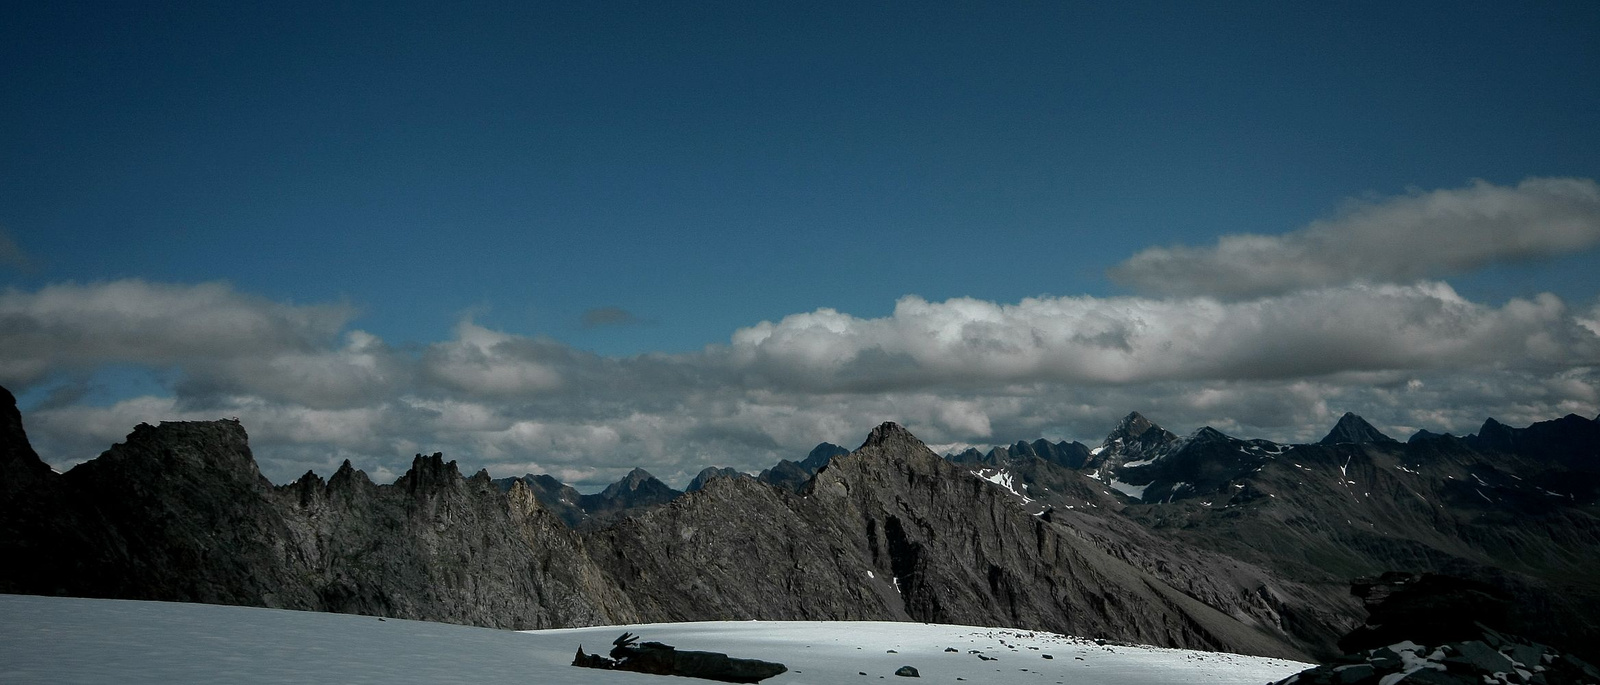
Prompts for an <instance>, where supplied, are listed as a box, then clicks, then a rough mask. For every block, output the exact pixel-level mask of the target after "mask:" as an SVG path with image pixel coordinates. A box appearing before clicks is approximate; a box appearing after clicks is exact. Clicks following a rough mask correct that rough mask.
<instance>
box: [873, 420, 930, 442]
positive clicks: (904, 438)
mask: <svg viewBox="0 0 1600 685" xmlns="http://www.w3.org/2000/svg"><path fill="white" fill-rule="evenodd" d="M904 444H912V445H916V446H918V447H923V448H924V449H926V446H925V445H923V444H922V441H921V440H918V439H917V436H915V435H912V434H911V431H908V430H906V429H905V427H903V426H901V425H900V424H898V423H895V422H893V421H884V422H883V423H881V424H878V427H877V428H874V429H872V432H871V433H869V434H868V435H867V441H866V442H863V443H861V447H860V448H858V449H866V448H868V447H879V448H888V447H893V446H896V445H904Z"/></svg>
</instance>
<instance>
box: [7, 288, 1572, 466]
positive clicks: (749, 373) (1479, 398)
mask: <svg viewBox="0 0 1600 685" xmlns="http://www.w3.org/2000/svg"><path fill="white" fill-rule="evenodd" d="M123 305H126V306H127V308H128V309H127V311H123V310H122V306H123ZM174 311H176V312H184V313H187V315H183V314H173V313H172V312H174ZM0 312H4V316H5V317H7V318H10V317H16V318H17V320H20V321H22V322H23V323H24V324H25V325H24V326H21V327H20V328H12V327H3V329H0V369H13V368H17V367H20V366H23V365H24V363H26V364H31V365H32V366H33V367H34V368H35V369H36V370H35V371H33V372H31V373H32V374H33V376H28V377H44V376H50V375H51V374H56V375H57V376H59V375H60V374H61V373H66V374H68V375H71V374H73V373H77V370H78V369H81V368H84V367H86V366H90V365H93V364H96V363H117V364H124V365H127V364H132V365H143V366H148V367H151V368H155V369H160V370H162V372H163V373H170V374H172V375H173V376H175V377H176V378H177V381H176V383H174V384H173V386H172V390H173V393H174V394H173V396H172V397H135V398H129V399H125V400H123V401H120V402H117V403H115V404H112V405H110V406H89V405H85V404H81V403H75V402H71V401H50V400H49V398H48V397H47V398H46V401H37V402H35V403H34V404H32V405H31V406H25V407H24V409H25V411H26V412H27V414H26V415H25V417H24V418H25V421H26V422H27V427H28V432H29V435H30V437H32V438H33V439H34V441H35V445H36V447H37V449H38V450H39V451H40V453H41V454H42V455H44V456H45V457H46V458H47V459H49V460H51V461H52V462H53V463H56V464H57V465H69V464H71V463H75V462H77V461H82V460H84V459H87V458H89V457H92V456H94V455H95V454H98V453H99V452H100V451H102V450H104V449H105V448H106V447H107V446H109V445H110V444H111V443H112V442H114V441H116V440H119V439H121V438H122V436H124V435H126V433H127V432H128V431H129V430H131V429H132V427H133V426H134V425H136V424H138V423H140V422H155V421H160V420H173V419H212V418H218V417H231V416H237V417H239V418H240V419H241V420H242V421H243V422H244V425H245V426H246V428H247V430H248V431H249V432H250V435H251V438H252V446H253V449H254V451H255V454H256V456H257V459H258V461H260V463H261V465H262V469H263V472H264V473H265V474H266V475H267V476H268V477H269V478H270V479H272V480H274V481H276V482H285V481H287V480H289V479H292V478H294V477H296V476H298V475H299V474H301V473H303V472H305V471H306V470H308V469H311V470H316V471H318V472H320V473H323V474H324V475H327V474H328V473H330V472H331V471H332V470H333V469H334V468H336V467H337V465H338V464H339V462H340V461H341V460H343V459H350V460H351V461H352V462H354V463H355V464H356V465H357V466H358V467H360V468H363V469H365V470H367V471H368V473H370V474H372V475H373V477H374V478H376V479H379V480H387V479H391V478H393V477H394V476H395V475H398V474H399V473H403V472H404V470H405V469H406V468H407V467H408V466H409V464H410V460H411V456H412V455H413V454H416V453H431V452H436V451H438V452H444V453H445V454H446V455H448V456H449V457H450V458H453V459H458V460H460V461H461V462H462V464H463V468H465V469H466V470H469V471H472V470H476V469H478V468H485V467H486V468H488V469H489V470H490V472H491V473H493V474H494V475H497V476H510V475H520V474H522V473H528V472H532V473H551V474H555V475H557V476H558V477H560V478H562V479H564V480H568V481H569V482H574V483H575V484H577V485H579V486H580V487H583V488H587V489H597V488H598V487H600V486H601V485H603V484H604V483H606V482H608V481H611V480H614V479H616V478H618V477H620V476H622V475H623V474H624V473H626V472H627V471H628V470H629V469H631V468H632V467H634V466H643V467H644V468H646V469H649V470H650V471H651V472H652V473H655V474H656V475H657V476H659V477H662V478H663V479H665V480H667V481H668V482H669V483H674V484H677V485H679V486H681V485H683V484H685V483H686V482H687V481H688V480H689V478H690V477H692V476H693V475H694V474H695V473H696V472H698V471H699V470H700V469H701V468H703V467H705V466H710V465H716V466H732V467H735V468H739V469H742V470H748V471H758V470H760V469H761V468H764V467H767V466H770V465H771V464H773V463H774V462H776V461H777V460H778V459H782V458H788V459H797V458H800V457H803V456H804V455H805V453H806V452H807V451H808V450H809V449H810V448H811V447H812V446H813V445H815V444H816V443H817V442H820V441H829V442H835V443H838V444H843V445H847V446H854V445H856V444H859V442H860V441H861V440H862V439H863V438H864V437H865V435H866V434H867V432H868V431H870V430H871V428H872V427H873V426H874V425H876V424H877V423H879V422H882V421H890V420H892V421H898V422H901V423H902V424H904V425H906V426H908V427H909V428H910V429H911V430H912V431H913V432H915V433H916V434H917V435H918V436H919V437H921V438H923V439H924V440H926V441H928V442H930V443H933V444H939V445H950V446H957V445H965V444H979V445H987V444H991V443H1009V442H1012V441H1014V440H1018V439H1029V440H1031V439H1034V438H1037V437H1040V436H1044V437H1049V438H1052V439H1080V440H1085V441H1088V442H1098V440H1099V439H1100V438H1101V437H1103V436H1104V434H1105V433H1106V432H1107V431H1108V430H1110V428H1111V427H1112V426H1113V425H1114V424H1115V422H1116V420H1117V419H1118V418H1119V417H1120V416H1121V415H1122V414H1125V413H1126V412H1127V411H1130V410H1138V411H1141V412H1143V413H1145V414H1146V415H1148V416H1150V417H1151V418H1152V419H1154V420H1156V421H1157V422H1159V423H1162V424H1163V425H1165V426H1167V427H1168V428H1170V429H1172V430H1175V431H1179V432H1188V431H1192V430H1194V429H1196V428H1198V427H1200V426H1202V425H1212V426H1214V427H1216V428H1219V429H1222V430H1224V431H1228V432H1230V433H1234V434H1238V435H1243V436H1250V437H1265V438H1269V439H1276V440H1314V439H1316V438H1320V437H1321V435H1322V434H1323V433H1325V432H1326V431H1327V429H1328V428H1329V427H1330V426H1331V425H1332V423H1333V421H1335V420H1337V418H1338V416H1339V415H1340V414H1342V413H1343V412H1344V411H1356V412H1357V413H1360V414H1363V415H1364V416H1366V417H1367V418H1368V419H1369V420H1372V421H1373V422H1374V423H1375V424H1377V425H1378V426H1379V427H1380V428H1381V429H1384V430H1387V431H1390V432H1391V433H1392V434H1394V435H1395V436H1396V437H1404V436H1405V435H1408V434H1409V433H1410V432H1411V431H1413V430H1415V429H1417V428H1427V429H1429V430H1435V431H1452V432H1457V433H1463V432H1470V431H1472V430H1475V429H1476V427H1477V425H1478V424H1480V423H1481V422H1482V420H1483V419H1484V418H1485V417H1487V416H1494V417H1496V418H1498V419H1501V420H1503V421H1507V422H1508V423H1522V424H1526V423H1529V422H1532V421H1534V420H1542V419H1547V418H1552V417H1554V416H1558V415H1561V414H1564V413H1567V412H1577V413H1582V414H1585V415H1593V414H1594V413H1595V411H1597V407H1600V397H1597V392H1596V389H1597V388H1600V371H1597V369H1600V333H1597V331H1596V328H1597V325H1596V324H1594V321H1596V320H1600V307H1596V306H1593V305H1592V304H1591V305H1590V306H1587V307H1575V308H1574V307H1569V306H1568V305H1567V304H1566V303H1565V302H1563V301H1562V300H1560V299H1559V298H1556V297H1554V296H1548V295H1546V296H1540V297H1536V298H1532V299H1527V300H1512V301H1510V302H1507V303H1505V304H1503V305H1498V306H1490V305H1485V304H1481V303H1476V302H1472V301H1469V300H1467V299H1465V298H1463V297H1461V296H1460V295H1459V294H1458V293H1456V292H1455V291H1454V290H1453V289H1451V288H1450V287H1449V286H1448V285H1446V284H1443V283H1427V282H1424V283H1414V284H1409V285H1344V286H1337V287H1324V288H1315V289H1308V290H1299V291H1296V292H1293V293H1288V294H1283V295H1278V296H1273V297H1263V298H1257V299H1254V300H1249V301H1225V300H1219V299H1215V298H1206V297H1193V298H1182V299H1179V298H1166V299H1153V298H1142V297H1117V298H1094V297H1060V298H1047V297H1041V298H1030V299H1027V300H1023V301H1021V302H1018V303H1015V304H1001V303H994V302H985V301H981V300H974V299H966V298H958V299H952V300H947V301H943V302H931V301H927V300H924V299H922V298H918V297H906V298H902V299H901V300H900V301H899V303H897V305H896V307H895V309H894V311H893V313H892V314H891V315H889V316H885V317H878V318H863V317H855V316H851V315H849V314H846V313H842V312H838V311H834V310H828V309H819V310H816V311H813V312H806V313H801V314H795V315H792V316H789V317H785V318H783V319H781V320H778V321H774V322H762V323H759V324H756V325H753V326H750V327H747V328H743V329H740V330H738V331H736V332H735V333H733V335H732V336H731V338H730V340H729V342H728V343H727V344H724V345H715V346H711V347H708V348H706V349H704V350H701V351H698V352H693V353H685V354H670V355H669V354H646V355H638V356H632V357H602V356H600V355H596V354H593V353H589V352H585V351H582V350H577V349H574V348H572V347H570V346H568V345H565V344H562V343H560V342H558V341H554V340H550V339H547V338H540V337H528V336H521V335H516V334H512V333H508V332H504V331H496V330H492V329H489V328H487V327H484V326H481V325H478V324H476V323H473V322H472V321H470V320H467V321H462V322H461V323H460V324H458V325H457V327H456V328H455V330H454V332H453V334H452V336H451V337H450V339H448V340H443V341H438V342H434V343H431V344H427V345H424V346H422V347H421V348H418V349H415V350H407V351H399V350H396V349H394V348H392V347H391V346H389V345H388V344H386V343H385V342H384V341H382V340H380V339H378V338H377V337H375V336H372V335H370V334H367V333H364V332H362V331H359V330H346V328H347V327H348V321H349V312H348V309H347V308H344V307H342V306H339V305H309V306H305V305H285V304H276V303H271V302H266V301H263V300H259V299H257V298H252V297H249V296H245V295H241V294H239V293H235V292H233V291H232V290H230V289H228V288H227V287H226V286H219V285H215V284H207V285H201V286H170V285H153V284H147V283H142V282H118V283H111V284H101V285H97V286H59V287H52V288H46V289H45V290H41V291H40V292H38V293H32V294H29V293H19V292H14V291H13V292H8V293H7V294H6V295H5V296H4V297H3V298H0ZM97 317H103V318H104V319H105V320H99V319H98V318H97ZM192 317H203V318H209V319H210V320H207V321H198V320H190V319H191V318H192ZM233 326H237V327H239V329H240V330H233V329H232V327H233ZM171 327H176V328H177V329H178V330H177V331H174V330H169V328H171ZM230 345H233V346H236V347H237V349H232V350H230V349H229V346H230ZM12 373H13V376H11V377H6V378H13V377H15V376H16V374H15V372H14V371H13V372H12ZM52 377H55V376H52ZM0 382H7V383H11V382H14V381H10V380H0ZM62 388H65V389H62ZM14 389H15V388H14ZM57 389H58V390H61V392H60V393H52V392H50V391H49V388H48V387H46V388H45V389H44V390H43V391H41V393H40V394H42V395H52V394H59V395H60V397H62V398H69V400H70V397H71V396H72V394H73V392H75V391H74V390H72V389H71V388H70V387H68V386H59V387H58V388H57Z"/></svg>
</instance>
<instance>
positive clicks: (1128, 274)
mask: <svg viewBox="0 0 1600 685" xmlns="http://www.w3.org/2000/svg"><path fill="white" fill-rule="evenodd" d="M1596 245H1600V185H1597V184H1596V183H1595V182H1594V181H1593V180H1590V179H1579V178H1530V179H1527V180H1525V181H1523V182H1521V183H1519V184H1517V185H1516V186H1499V185H1495V184H1492V183H1487V182H1484V181H1476V182H1474V183H1473V184H1472V185H1470V186H1467V187H1465V188H1453V189H1445V190H1435V191H1432V192H1413V193H1410V194H1407V195H1402V196H1399V197H1392V198H1388V199H1385V200H1381V201H1376V202H1352V203H1350V204H1349V205H1348V206H1347V207H1346V208H1345V210H1344V211H1343V212H1341V213H1340V214H1339V215H1338V216H1336V217H1334V218H1331V219H1327V220H1323V221H1318V222H1315V223H1312V224H1311V225H1309V226H1307V227H1305V228H1303V229H1301V230H1298V231H1294V232H1291V233H1287V234H1283V235H1256V234H1235V235H1225V236H1222V237H1221V238H1220V239H1218V241H1217V244H1216V245H1214V246H1211V247H1188V246H1176V247H1152V248H1149V249H1146V250H1144V251H1142V252H1139V253H1138V254H1136V255H1134V256H1133V257H1131V258H1129V259H1128V260H1127V261H1125V262H1123V263H1121V264H1118V265H1117V266H1115V267H1113V268H1112V269H1111V270H1110V271H1109V274H1110V276H1111V277H1112V279H1113V280H1115V281H1117V282H1119V283H1122V284H1125V285H1128V286H1130V287H1133V288H1135V289H1137V290H1139V291H1142V292H1146V293H1156V294H1168V295H1189V294H1209V295H1214V296H1217V297H1225V298H1248V297H1258V296H1264V295H1276V294H1280V293H1285V292H1289V291H1292V290H1296V289H1301V288H1317V287H1324V286H1332V285H1341V284H1345V283H1351V282H1354V281H1370V282H1383V283H1405V282H1411V281H1414V280H1418V279H1424V278H1439V277H1443V276H1448V275H1451V274H1458V273H1464V272H1470V271H1472V270H1475V269H1479V268H1482V267H1485V266H1489V265H1492V264H1500V263H1508V262H1521V261H1528V260H1535V259H1541V258H1547V257H1555V256H1559V255H1565V254H1572V253H1576V252H1582V251H1585V250H1589V249H1592V248H1594V247H1595V246H1596Z"/></svg>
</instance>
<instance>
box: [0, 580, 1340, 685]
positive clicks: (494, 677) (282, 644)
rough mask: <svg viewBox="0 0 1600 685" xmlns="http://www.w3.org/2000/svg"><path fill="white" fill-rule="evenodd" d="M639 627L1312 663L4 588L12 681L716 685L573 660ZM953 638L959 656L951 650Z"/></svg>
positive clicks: (3, 642) (799, 670)
mask: <svg viewBox="0 0 1600 685" xmlns="http://www.w3.org/2000/svg"><path fill="white" fill-rule="evenodd" d="M625 630H626V631H630V632H634V633H637V634H639V635H641V636H642V637H643V639H644V640H655V641H660V642H665V643H667V644H670V645H674V646H676V647H678V648H679V649H695V650H709V651H717V652H727V653H728V654H729V655H730V656H735V657H745V658H756V659H765V660H768V661H778V662H781V663H783V664H785V665H787V666H788V667H789V671H788V672H787V673H784V674H782V675H779V676H776V677H774V678H770V679H767V680H765V681H763V683H770V684H775V685H782V684H789V683H794V684H799V683H819V684H820V683H863V682H866V681H868V680H878V679H879V678H880V677H881V678H885V679H887V680H890V681H892V682H900V681H899V679H898V678H897V677H896V676H895V675H894V672H895V669H897V668H899V667H901V666H913V667H915V668H916V669H917V670H918V671H920V672H921V679H920V680H917V681H910V682H941V683H945V682H956V681H957V679H958V678H964V679H965V682H970V683H1003V684H1011V683H1030V684H1033V683H1043V684H1048V683H1103V684H1106V685H1137V684H1144V683H1151V684H1155V683H1218V684H1221V683H1250V684H1252V685H1261V684H1262V683H1266V682H1268V681H1272V680H1278V679H1281V678H1285V677H1287V676H1289V675H1290V674H1293V673H1297V672H1299V671H1302V670H1304V669H1306V668H1310V667H1311V666H1312V664H1303V663H1297V662H1293V661H1284V660H1281V659H1267V658H1261V657H1250V656H1240V655H1236V654H1218V653H1211V652H1192V651H1187V650H1178V649H1162V648H1156V647H1133V646H1121V645H1110V644H1108V645H1098V644H1096V643H1095V642H1093V641H1092V640H1084V639H1079V638H1071V637H1065V636H1061V635H1056V634H1053V633H1035V632H1029V631H1019V630H1011V629H1000V628H976V627H971V626H948V625H931V624H922V623H882V622H816V621H761V622H757V621H748V622H736V621H723V622H710V623H660V624H646V625H633V626H605V627H595V628H574V629H564V630H535V631H526V632H512V631H505V630H491V629H488V628H472V627H467V626H456V625H449V624H443V623H427V622H422V621H402V620H398V619H387V620H382V619H378V618H374V617H369V616H351V615H346V614H324V613H314V612H301V611H282V610H276V609H255V608H248V607H228V606H214V605H205V604H178V603H168V602H137V601H125V600H106V599H72V598H60V597H32V596H21V595H0V682H3V683H112V682H115V683H384V684H386V685H396V684H405V683H419V684H421V683H429V684H434V683H470V684H472V685H487V684H491V683H517V684H519V685H545V684H548V685H567V684H574V685H576V684H579V683H597V684H601V685H606V684H610V683H619V684H636V685H638V684H648V683H659V684H660V685H674V684H677V683H690V682H707V683H709V682H712V681H705V680H701V681H694V680H685V679H680V678H672V679H666V678H664V677H662V676H652V675H643V674H637V673H619V672H610V671H599V670H593V669H583V668H574V667H572V666H570V665H569V664H570V663H571V661H572V655H573V653H574V652H575V651H576V650H577V648H578V645H579V644H582V645H583V647H584V649H585V650H586V651H590V652H600V653H605V652H606V651H608V650H609V649H610V647H611V641H612V640H613V639H615V638H616V637H617V636H618V635H620V634H621V633H622V632H623V631H625ZM952 647H953V648H955V649H956V650H958V651H956V652H947V651H945V650H946V648H952ZM889 650H894V652H893V653H891V652H890V651H889ZM972 650H978V651H979V652H981V653H982V654H983V655H984V656H987V657H992V658H993V660H983V659H980V658H979V657H978V655H977V654H973V653H971V651H972ZM1045 655H1049V656H1050V657H1052V658H1048V659H1047V658H1045ZM862 673H865V674H866V675H865V676H863V675H861V674H862Z"/></svg>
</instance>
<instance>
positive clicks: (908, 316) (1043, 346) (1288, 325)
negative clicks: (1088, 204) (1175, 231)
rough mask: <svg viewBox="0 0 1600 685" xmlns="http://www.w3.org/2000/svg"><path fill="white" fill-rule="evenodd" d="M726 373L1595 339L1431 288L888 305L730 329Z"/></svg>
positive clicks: (1147, 363)
mask: <svg viewBox="0 0 1600 685" xmlns="http://www.w3.org/2000/svg"><path fill="white" fill-rule="evenodd" d="M729 353H730V356H731V358H732V359H733V360H734V361H735V363H737V364H739V365H741V366H742V367H743V368H745V369H747V370H749V371H750V372H752V373H754V374H757V375H759V376H760V377H762V378H763V379H765V380H767V381H768V382H771V383H774V384H776V385H780V386H789V387H796V388H802V389H812V390H849V391H859V392H864V391H887V390H895V389H902V388H912V387H940V386H952V387H992V386H995V385H999V384H1005V383H1012V382H1030V381H1038V380H1047V381H1056V382H1063V383H1082V384H1122V383H1143V382H1157V381H1165V380H1227V379H1247V378H1293V377H1303V376H1316V375H1323V374H1330V373H1337V372H1343V371H1363V370H1391V369H1424V368H1464V367H1472V366H1478V365H1483V364H1489V363H1494V364H1498V365H1503V366H1514V367H1538V366H1551V365H1554V366H1565V365H1570V364H1574V363H1595V362H1596V361H1600V338H1597V337H1596V335H1595V333H1594V331H1593V330H1591V329H1589V328H1588V327H1586V326H1585V325H1583V323H1582V322H1581V321H1580V320H1579V319H1577V318H1575V317H1574V316H1573V314H1572V313H1571V312H1569V311H1568V309H1567V307H1566V306H1565V304H1564V303H1563V302H1562V301H1561V300H1560V299H1559V298H1556V297H1555V296H1552V295H1543V296H1540V297H1538V298H1535V299H1532V300H1512V301H1510V302H1508V303H1506V304H1505V305H1504V306H1501V307H1498V308H1496V307H1489V306H1485V305H1481V304H1477V303H1473V302H1470V301H1467V300H1465V299H1463V298H1462V297H1461V296H1460V295H1458V294H1457V293H1456V292H1455V291H1454V290H1453V289H1451V288H1450V286H1449V285H1447V284H1444V283H1419V284H1413V285H1406V286H1397V285H1381V286H1372V285H1352V286H1343V287H1338V288H1321V289H1317V290H1306V291H1298V292H1295V293H1291V294H1288V295H1283V296H1279V297H1273V298H1262V299H1258V300H1252V301H1247V302H1225V301H1221V300H1216V299H1211V298H1189V299H1147V298H1135V297H1121V298H1094V297H1062V298H1030V299H1025V300H1023V301H1022V302H1020V303H1018V304H1015V305H1002V304H997V303H993V302H984V301H980V300H973V299H966V298H962V299H954V300H948V301H945V302H928V301H926V300H923V299H922V298H918V297H906V298H902V299H901V300H900V302H899V303H898V304H897V305H896V307H895V310H894V313H893V314H892V315H891V316H888V317H884V318H879V319H860V318H856V317H852V316H850V315H847V314H842V313H839V312H836V311H833V310H831V309H822V310H817V311H815V312H809V313H805V314H796V315H792V316H789V317H786V318H784V319H783V320H781V321H778V322H777V323H772V322H763V323H761V324H759V325H756V326H752V327H749V328H745V329H741V330H739V331H738V332H737V333H735V334H734V336H733V343H732V346H731V348H730V350H729Z"/></svg>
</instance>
